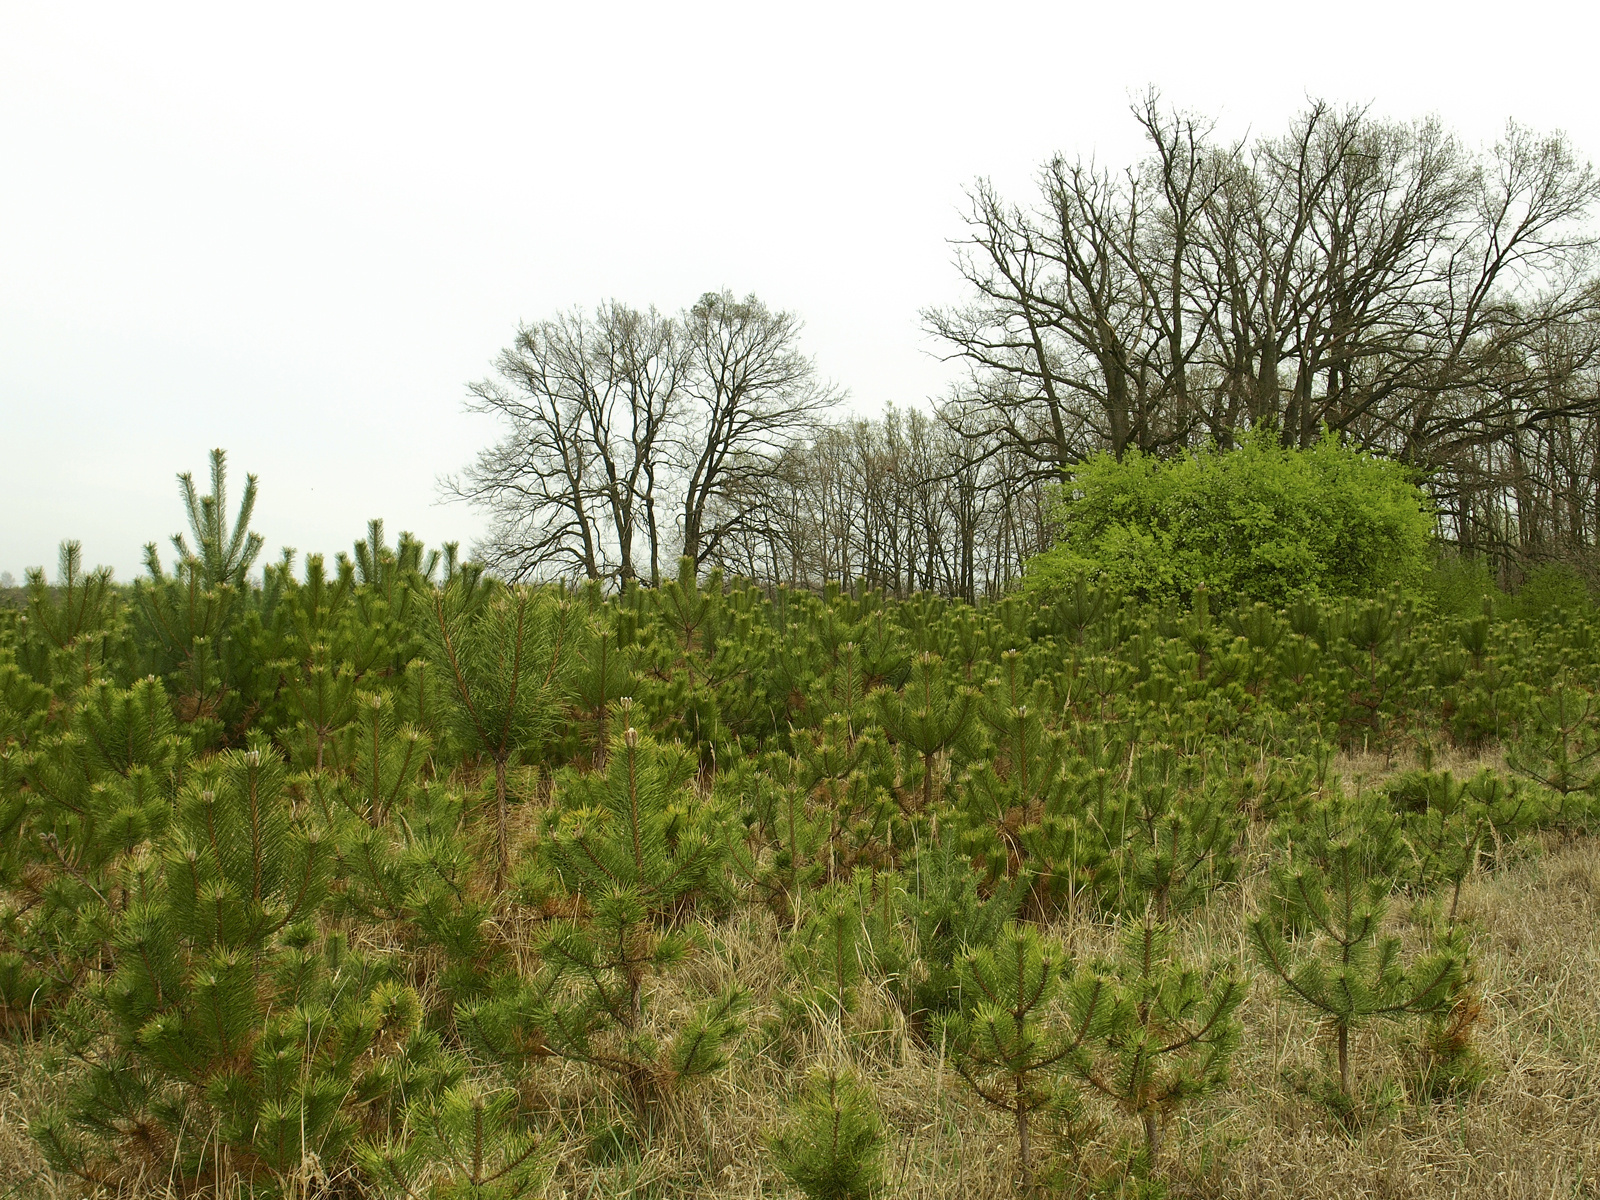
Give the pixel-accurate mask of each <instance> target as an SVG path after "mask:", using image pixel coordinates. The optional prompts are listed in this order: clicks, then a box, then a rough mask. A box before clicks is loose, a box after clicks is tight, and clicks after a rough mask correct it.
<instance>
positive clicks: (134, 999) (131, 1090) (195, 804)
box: [34, 741, 420, 1186]
mask: <svg viewBox="0 0 1600 1200" xmlns="http://www.w3.org/2000/svg"><path fill="white" fill-rule="evenodd" d="M286 782H287V772H286V771H285V769H284V766H283V764H282V763H281V761H279V760H278V759H277V758H276V756H275V755H274V754H273V752H272V751H271V749H270V748H268V747H266V746H265V744H264V743H262V742H259V741H258V743H257V744H256V745H255V746H254V747H252V748H251V749H250V750H248V751H236V752H232V753H229V754H225V755H221V756H218V757H216V758H213V759H211V760H209V761H208V762H206V763H205V764H203V765H202V766H200V767H198V768H197V769H196V770H195V772H194V773H193V775H192V777H191V778H190V780H189V781H188V783H187V784H186V785H185V787H184V789H183V792H182V795H181V796H180V799H179V802H178V805H177V812H176V814H175V816H174V821H173V827H172V829H171V830H170V831H169V833H168V835H167V836H166V837H165V838H163V839H162V841H161V842H160V843H159V847H158V852H157V853H153V854H152V853H146V854H142V855H138V856H135V857H134V858H133V859H131V860H130V861H129V862H128V863H127V864H126V865H125V866H124V867H123V868H122V869H121V871H120V872H119V878H118V880H117V884H116V886H117V891H118V894H120V895H122V896H125V897H126V907H125V908H124V909H122V910H121V911H120V912H119V913H118V914H117V916H116V921H115V926H114V928H113V930H112V936H111V938H110V951H111V956H110V957H111V961H110V968H111V969H110V973H109V976H108V978H107V979H106V980H105V981H104V983H103V984H101V985H98V986H95V987H91V988H89V989H87V991H86V992H85V994H84V996H83V998H82V999H83V1003H82V1004H81V1005H80V1006H78V1007H77V1008H76V1009H75V1011H74V1013H73V1014H72V1018H71V1020H69V1021H68V1022H67V1023H66V1024H65V1025H64V1027H63V1029H64V1034H65V1036H66V1038H67V1041H68V1044H69V1045H70V1046H71V1047H72V1048H73V1049H74V1050H75V1051H76V1053H77V1055H78V1056H79V1058H80V1061H82V1062H83V1064H84V1069H83V1070H82V1072H81V1073H80V1074H79V1075H78V1076H77V1077H76V1078H75V1079H74V1080H73V1082H72V1085H71V1087H70V1088H69V1090H68V1092H67V1095H66V1098H65V1100H64V1101H63V1103H62V1105H61V1106H59V1107H58V1108H57V1109H55V1110H54V1111H53V1112H51V1113H50V1114H48V1115H47V1116H46V1117H45V1118H44V1119H42V1120H40V1121H39V1122H38V1123H37V1124H36V1126H35V1130H34V1132H35V1136H36V1137H37V1139H38V1140H39V1142H40V1144H41V1147H42V1148H43V1150H44V1152H45V1155H46V1158H47V1159H48V1160H49V1161H50V1162H51V1163H52V1165H53V1166H55V1167H56V1168H57V1169H60V1170H64V1171H69V1172H72V1173H74V1174H77V1175H80V1176H82V1177H84V1178H86V1179H90V1180H94V1181H97V1182H100V1183H107V1184H109V1183H113V1182H115V1181H116V1180H118V1179H122V1178H127V1177H131V1176H132V1175H135V1174H137V1173H138V1172H139V1171H140V1170H149V1169H151V1168H159V1170H160V1171H161V1172H162V1173H166V1172H168V1171H173V1172H175V1173H176V1174H177V1175H178V1176H179V1177H181V1178H182V1179H183V1180H184V1181H185V1186H190V1185H194V1184H196V1183H198V1181H200V1180H202V1179H206V1178H211V1179H216V1178H218V1177H226V1178H228V1179H229V1180H230V1181H231V1182H232V1183H234V1184H239V1185H244V1184H248V1185H250V1186H256V1185H259V1184H262V1183H263V1182H265V1181H267V1180H276V1181H277V1182H278V1183H280V1184H281V1183H282V1182H283V1181H284V1180H285V1179H287V1178H289V1177H291V1176H293V1175H294V1174H295V1173H296V1172H298V1171H301V1170H302V1169H303V1167H304V1166H305V1164H306V1163H307V1162H308V1161H309V1160H310V1159H311V1158H316V1159H318V1160H320V1161H322V1162H324V1163H336V1162H337V1161H338V1160H339V1158H340V1156H341V1155H342V1154H343V1153H344V1152H345V1150H346V1149H347V1148H348V1146H349V1144H350V1141H351V1139H352V1137H353V1136H354V1134H355V1132H356V1115H355V1112H354V1111H353V1108H352V1106H353V1105H354V1106H356V1107H359V1105H360V1103H364V1102H366V1101H370V1100H372V1099H374V1098H375V1097H376V1096H377V1095H378V1093H379V1092H381V1090H382V1083H383V1080H385V1079H386V1078H389V1076H390V1075H392V1073H393V1072H392V1071H389V1073H388V1074H387V1075H386V1074H385V1068H383V1067H382V1063H383V1062H384V1061H385V1060H387V1059H388V1058H390V1057H391V1055H390V1054H389V1053H388V1048H391V1047H395V1046H398V1045H400V1044H403V1043H407V1042H408V1041H409V1040H410V1039H411V1038H412V1036H413V1035H414V1034H415V1033H416V1031H417V1021H418V1020H419V1018H420V1005H419V1003H418V1002H417V1000H416V997H415V996H414V995H413V994H410V993H409V992H406V991H405V990H404V989H402V988H398V985H396V984H395V983H394V982H393V981H392V979H391V977H390V976H391V969H390V965H389V964H388V963H387V962H386V961H385V960H383V959H381V958H378V957H373V956H367V955H361V954H356V953H353V952H351V951H350V950H349V949H348V948H347V947H346V945H345V943H344V940H343V939H342V938H341V937H336V936H324V935H321V934H319V933H318V931H317V922H316V917H317V915H318V912H319V908H320V905H321V903H322V900H323V897H324V896H325V895H326V893H327V889H328V884H329V882H330V879H331V876H332V871H333V862H334V854H333V850H332V847H331V846H330V845H329V844H328V841H327V839H326V838H325V836H324V835H323V831H322V830H321V829H320V828H319V827H317V826H316V825H308V824H307V823H306V822H304V821H302V820H301V819H300V818H298V817H297V816H296V815H295V814H294V812H293V809H292V804H291V800H290V797H289V795H288V791H287V787H286ZM380 1046H381V1047H384V1049H383V1050H381V1051H379V1050H377V1048H378V1047H380ZM357 1097H361V1100H359V1101H358V1100H357V1099H356V1098H357ZM195 1128H207V1129H209V1130H211V1131H212V1135H211V1137H210V1138H204V1139H195V1138H193V1137H190V1136H188V1134H189V1132H190V1131H192V1130H193V1129H195Z"/></svg>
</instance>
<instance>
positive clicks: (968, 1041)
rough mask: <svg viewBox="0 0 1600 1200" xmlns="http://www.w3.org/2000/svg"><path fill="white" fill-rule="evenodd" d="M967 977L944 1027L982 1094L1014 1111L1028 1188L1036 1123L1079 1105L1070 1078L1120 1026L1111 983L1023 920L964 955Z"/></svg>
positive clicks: (959, 1067)
mask: <svg viewBox="0 0 1600 1200" xmlns="http://www.w3.org/2000/svg"><path fill="white" fill-rule="evenodd" d="M960 981H961V982H960V988H961V1009H960V1011H959V1012H958V1013H957V1014H955V1015H953V1016H951V1017H949V1018H947V1019H946V1020H945V1022H944V1024H943V1027H942V1031H941V1032H942V1035H943V1038H944V1041H945V1045H946V1046H947V1048H948V1051H949V1054H950V1061H951V1063H952V1064H953V1065H954V1067H955V1069H956V1072H957V1073H958V1074H959V1075H960V1076H961V1078H962V1079H963V1080H964V1081H965V1082H966V1084H967V1085H968V1086H969V1087H970V1088H971V1089H972V1090H973V1091H974V1092H975V1093H976V1094H977V1095H978V1096H979V1097H980V1098H981V1099H983V1100H984V1101H986V1102H987V1103H988V1104H990V1105H992V1106H993V1107H995V1108H997V1109H999V1110H1000V1111H1002V1112H1005V1113H1008V1114H1010V1116H1011V1118H1012V1120H1013V1122H1014V1123H1015V1126H1016V1131H1017V1161H1018V1166H1019V1170H1020V1182H1021V1188H1022V1190H1023V1191H1024V1192H1027V1191H1030V1190H1031V1189H1032V1187H1033V1182H1034V1168H1033V1134H1034V1129H1035V1125H1036V1124H1037V1120H1038V1119H1039V1118H1046V1119H1055V1120H1060V1119H1062V1118H1064V1117H1067V1116H1069V1115H1070V1114H1071V1112H1072V1111H1073V1109H1074V1107H1075V1100H1076V1097H1075V1095H1074V1093H1073V1092H1072V1090H1071V1085H1070V1084H1069V1083H1068V1082H1067V1078H1068V1075H1069V1074H1070V1073H1073V1072H1076V1073H1077V1074H1080V1075H1082V1074H1086V1073H1088V1071H1089V1070H1090V1068H1089V1066H1088V1050H1087V1049H1086V1046H1087V1045H1088V1044H1092V1043H1093V1041H1094V1040H1095V1039H1096V1038H1100V1037H1104V1036H1106V1034H1107V1033H1108V1032H1109V1031H1110V1030H1111V1029H1112V1027H1113V1021H1114V1020H1115V999H1114V995H1113V992H1112V988H1111V986H1110V984H1109V983H1108V982H1107V981H1106V980H1105V979H1103V978H1101V977H1099V976H1096V975H1094V974H1092V973H1090V972H1087V971H1082V970H1080V971H1078V972H1077V973H1075V974H1074V973H1071V972H1070V970H1069V963H1068V959H1067V956H1066V952H1065V950H1064V948H1063V947H1061V946H1058V945H1055V944H1052V943H1048V942H1046V941H1045V939H1044V938H1043V937H1041V936H1040V935H1039V933H1038V932H1037V931H1036V930H1035V929H1033V928H1031V927H1029V926H1024V925H1016V924H1012V925H1008V926H1006V928H1005V929H1004V930H1002V931H1001V933H1000V935H999V936H998V937H997V938H996V939H995V942H994V944H993V945H992V946H986V947H983V948H980V949H975V950H972V951H969V952H968V953H967V954H965V955H964V956H963V957H962V959H961V962H960Z"/></svg>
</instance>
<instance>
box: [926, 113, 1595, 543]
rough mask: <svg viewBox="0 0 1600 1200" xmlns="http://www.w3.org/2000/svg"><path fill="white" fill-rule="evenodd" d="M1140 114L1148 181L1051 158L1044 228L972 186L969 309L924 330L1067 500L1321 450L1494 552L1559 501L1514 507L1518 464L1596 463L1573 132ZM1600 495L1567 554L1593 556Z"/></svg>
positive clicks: (1034, 216)
mask: <svg viewBox="0 0 1600 1200" xmlns="http://www.w3.org/2000/svg"><path fill="white" fill-rule="evenodd" d="M1133 115H1134V118H1135V119H1136V120H1137V121H1138V123H1139V125H1140V126H1141V128H1142V130H1143V133H1144V136H1145V140H1146V143H1147V145H1148V147H1149V153H1148V155H1147V156H1146V158H1145V159H1144V160H1143V161H1142V162H1140V163H1138V164H1137V165H1136V166H1133V167H1131V168H1128V169H1126V170H1122V171H1112V170H1108V169H1106V168H1105V167H1103V166H1101V165H1099V164H1096V163H1094V162H1092V161H1084V160H1081V159H1080V160H1074V161H1068V160H1066V159H1063V158H1056V159H1053V160H1052V161H1051V162H1049V163H1048V164H1046V165H1045V167H1044V168H1043V169H1042V170H1041V172H1040V175H1039V183H1038V193H1037V197H1036V198H1035V200H1034V201H1033V202H1032V203H1031V204H1029V205H1020V204H1017V203H1013V202H1011V201H1009V200H1006V199H1005V198H1003V197H1001V196H1000V195H999V194H998V193H997V191H996V190H995V189H994V188H993V186H992V185H990V184H989V183H988V182H987V181H980V182H979V183H978V184H976V185H975V186H974V187H973V189H972V190H971V192H970V194H969V201H970V207H969V210H968V213H967V216H966V225H967V231H966V234H965V236H964V237H962V238H961V239H960V240H959V241H958V242H957V260H956V261H957V265H958V267H959V269H960V270H961V272H962V274H963V276H964V277H965V279H966V281H967V283H968V285H969V287H970V299H969V300H968V301H967V302H966V303H964V304H962V305H960V306H957V307H955V308H951V309H940V310H933V311H930V312H928V313H927V314H926V319H927V325H928V328H929V329H930V331H931V332H932V333H933V334H934V335H935V336H936V337H937V338H939V339H940V340H941V341H942V342H943V343H944V344H945V345H946V346H947V347H948V348H949V351H948V352H949V354H950V355H951V356H952V357H954V358H957V359H959V360H961V361H964V362H965V363H966V364H967V365H968V367H969V373H968V380H967V383H966V386H965V387H964V388H963V391H962V398H961V403H960V405H959V410H958V420H959V423H960V425H961V427H962V428H963V429H964V430H966V431H967V432H969V433H970V434H972V435H974V436H979V437H989V438H998V439H1000V440H1001V441H1003V442H1005V443H1006V444H1007V445H1009V446H1011V447H1013V448H1014V449H1015V451H1016V452H1017V454H1019V455H1020V456H1021V457H1022V458H1023V459H1024V460H1025V461H1026V462H1028V463H1029V464H1030V465H1031V467H1032V469H1034V470H1036V471H1037V472H1039V473H1041V474H1043V475H1047V476H1048V475H1054V474H1058V473H1059V472H1060V471H1061V470H1062V469H1063V468H1065V467H1068V466H1070V465H1071V464H1072V463H1074V462H1077V461H1080V460H1081V459H1082V458H1083V457H1084V456H1085V455H1086V454H1089V453H1092V452H1095V451H1100V450H1105V451H1108V452H1110V453H1112V454H1114V455H1117V456H1119V457H1120V456H1121V455H1122V454H1123V453H1125V452H1126V451H1128V450H1130V449H1131V450H1139V451H1141V452H1144V453H1158V454H1159V453H1170V452H1174V451H1179V450H1182V449H1184V448H1186V447H1193V446H1196V445H1199V444H1201V443H1203V442H1205V441H1208V440H1210V441H1214V442H1216V443H1217V444H1220V445H1223V446H1226V445H1228V444H1230V443H1231V441H1232V440H1233V438H1234V436H1235V435H1236V433H1237V432H1239V431H1242V430H1244V429H1248V428H1254V427H1257V426H1266V427H1270V428H1273V429H1275V430H1277V431H1278V433H1279V436H1280V437H1281V439H1282V440H1283V442H1284V443H1285V444H1286V445H1299V446H1309V445H1310V444H1312V443H1313V442H1314V441H1315V440H1316V439H1317V438H1319V437H1320V436H1321V433H1322V430H1323V428H1324V427H1326V428H1329V429H1332V430H1334V431H1336V432H1338V433H1340V434H1341V435H1343V436H1345V437H1346V438H1348V439H1349V440H1350V441H1352V442H1353V443H1354V444H1356V445H1359V446H1361V447H1363V448H1367V449H1372V450H1377V451H1380V452H1382V453H1386V454H1389V455H1392V456H1394V457H1396V458H1399V459H1401V460H1403V461H1405V462H1407V463H1410V464H1412V465H1414V466H1416V467H1417V468H1418V469H1419V470H1421V471H1423V472H1424V473H1425V474H1426V475H1427V477H1428V478H1429V480H1430V483H1431V486H1432V487H1433V489H1434V492H1435V495H1436V497H1437V498H1438V499H1439V501H1440V504H1441V506H1442V508H1443V509H1444V513H1445V518H1446V521H1447V523H1448V524H1449V526H1450V532H1452V533H1453V534H1454V535H1455V536H1457V537H1458V538H1459V539H1460V540H1461V541H1462V542H1463V543H1464V544H1467V545H1469V546H1476V547H1480V548H1482V547H1487V546H1489V545H1491V544H1494V545H1497V546H1502V548H1503V544H1504V543H1505V541H1506V530H1505V523H1506V521H1507V519H1508V514H1511V513H1516V514H1521V513H1524V512H1525V511H1526V510H1527V509H1528V508H1529V506H1530V505H1532V506H1533V507H1535V508H1538V507H1543V508H1549V507H1550V505H1551V504H1552V503H1555V502H1554V501H1553V500H1544V501H1537V500H1535V499H1534V498H1533V497H1532V496H1531V495H1528V494H1521V495H1507V494H1506V487H1507V486H1508V479H1509V477H1508V475H1507V473H1506V469H1505V468H1506V467H1507V466H1508V465H1509V466H1510V467H1511V470H1512V474H1513V475H1515V474H1516V473H1517V471H1518V470H1520V469H1521V468H1518V467H1517V466H1516V464H1517V463H1518V462H1524V463H1525V462H1526V460H1527V457H1528V455H1529V454H1530V453H1534V452H1537V453H1540V454H1543V455H1544V456H1545V458H1546V460H1547V465H1550V464H1551V463H1553V462H1554V460H1562V461H1570V460H1572V459H1573V458H1574V456H1576V457H1578V458H1582V457H1583V456H1584V455H1586V454H1587V455H1589V456H1590V457H1591V458H1592V455H1593V437H1594V435H1593V432H1592V426H1593V423H1594V420H1595V417H1596V415H1597V404H1596V395H1597V391H1600V389H1597V380H1596V375H1595V367H1596V359H1597V356H1600V323H1597V321H1596V317H1597V315H1600V286H1597V283H1596V278H1595V275H1594V273H1593V270H1592V266H1593V264H1592V250H1593V248H1594V244H1595V237H1594V232H1593V228H1592V226H1591V224H1590V223H1589V220H1588V218H1589V216H1590V213H1591V210H1592V209H1593V206H1594V203H1595V200H1596V198H1597V196H1600V181H1597V179H1596V177H1595V175H1594V172H1593V171H1592V170H1591V168H1590V167H1589V166H1588V165H1587V164H1585V163H1582V162H1580V161H1579V160H1578V159H1577V158H1576V157H1575V155H1574V154H1573V151H1572V148H1571V147H1570V146H1569V145H1568V143H1567V142H1566V140H1565V139H1564V138H1563V137H1562V136H1561V135H1559V134H1557V135H1551V136H1540V135H1537V134H1534V133H1533V132H1531V131H1529V130H1527V129H1525V128H1522V127H1520V126H1518V125H1515V124H1512V125H1510V126H1508V127H1507V130H1506V133H1505V136H1504V138H1503V139H1502V140H1501V141H1500V142H1499V143H1498V144H1497V145H1495V146H1494V147H1492V148H1491V149H1490V150H1488V151H1486V152H1482V153H1479V152H1474V151H1471V150H1469V149H1468V148H1467V147H1465V146H1463V145H1462V144H1461V143H1460V141H1459V140H1458V139H1457V138H1455V137H1454V136H1453V135H1451V134H1450V133H1449V132H1448V131H1446V130H1445V129H1444V128H1442V127H1441V126H1440V125H1439V124H1438V123H1437V122H1436V121H1431V120H1429V121H1420V122H1415V123H1411V124H1402V123H1396V122H1390V121H1381V120H1378V119H1376V118H1374V117H1372V116H1371V115H1370V114H1369V113H1368V112H1367V111H1366V110H1364V109H1359V108H1356V109H1339V108H1337V107H1335V106H1333V105H1330V104H1327V103H1322V102H1315V103H1312V104H1311V105H1310V106H1309V107H1308V108H1307V109H1306V110H1305V111H1304V112H1302V113H1301V114H1300V115H1299V116H1297V117H1296V118H1295V119H1294V120H1293V121H1292V122H1291V123H1290V125H1289V127H1288V129H1287V130H1286V131H1285V132H1284V133H1282V134H1280V135H1277V136H1265V137H1259V138H1256V139H1254V140H1252V141H1250V142H1226V141H1222V140H1220V139H1219V138H1218V137H1217V136H1216V132H1215V128H1214V125H1213V124H1212V123H1211V122H1209V121H1206V120H1204V119H1203V118H1201V117H1198V116H1195V115H1193V114H1190V113H1185V112H1181V111H1170V110H1167V109H1164V108H1163V106H1162V105H1161V102H1160V98H1159V96H1158V95H1157V94H1156V93H1154V92H1151V93H1149V94H1148V95H1147V96H1146V97H1145V98H1144V100H1143V101H1142V103H1140V104H1139V105H1137V106H1135V108H1134V110H1133ZM1573 422H1578V425H1573ZM1536 446H1537V447H1538V450H1537V451H1535V447H1536ZM1545 478H1547V479H1553V476H1551V475H1549V474H1548V473H1547V474H1546V475H1545ZM1592 482H1593V481H1592V480H1591V481H1590V482H1589V483H1588V484H1586V485H1585V489H1586V494H1585V495H1584V496H1583V497H1582V499H1581V502H1580V503H1579V504H1578V507H1580V508H1582V509H1583V510H1584V516H1583V518H1582V521H1581V522H1580V524H1583V525H1584V528H1583V529H1582V530H1576V528H1575V527H1573V528H1568V529H1567V530H1566V531H1565V532H1563V533H1561V534H1560V535H1559V536H1560V537H1563V538H1569V539H1570V537H1572V536H1574V533H1575V532H1576V535H1577V536H1578V537H1579V540H1581V541H1584V542H1585V544H1592V543H1593V541H1594V540H1595V534H1596V527H1595V522H1596V517H1597V514H1596V511H1595V500H1594V487H1593V486H1592ZM1509 486H1511V487H1512V490H1513V491H1514V490H1515V486H1516V485H1509ZM1524 492H1525V489H1524ZM1572 499H1576V497H1575V496H1574V497H1572ZM1568 507H1569V508H1570V507H1572V506H1571V504H1568ZM1575 520H1577V516H1576V513H1573V514H1569V518H1568V519H1565V522H1564V523H1565V525H1567V526H1572V522H1573V521H1575ZM1552 536H1556V535H1554V534H1552Z"/></svg>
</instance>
